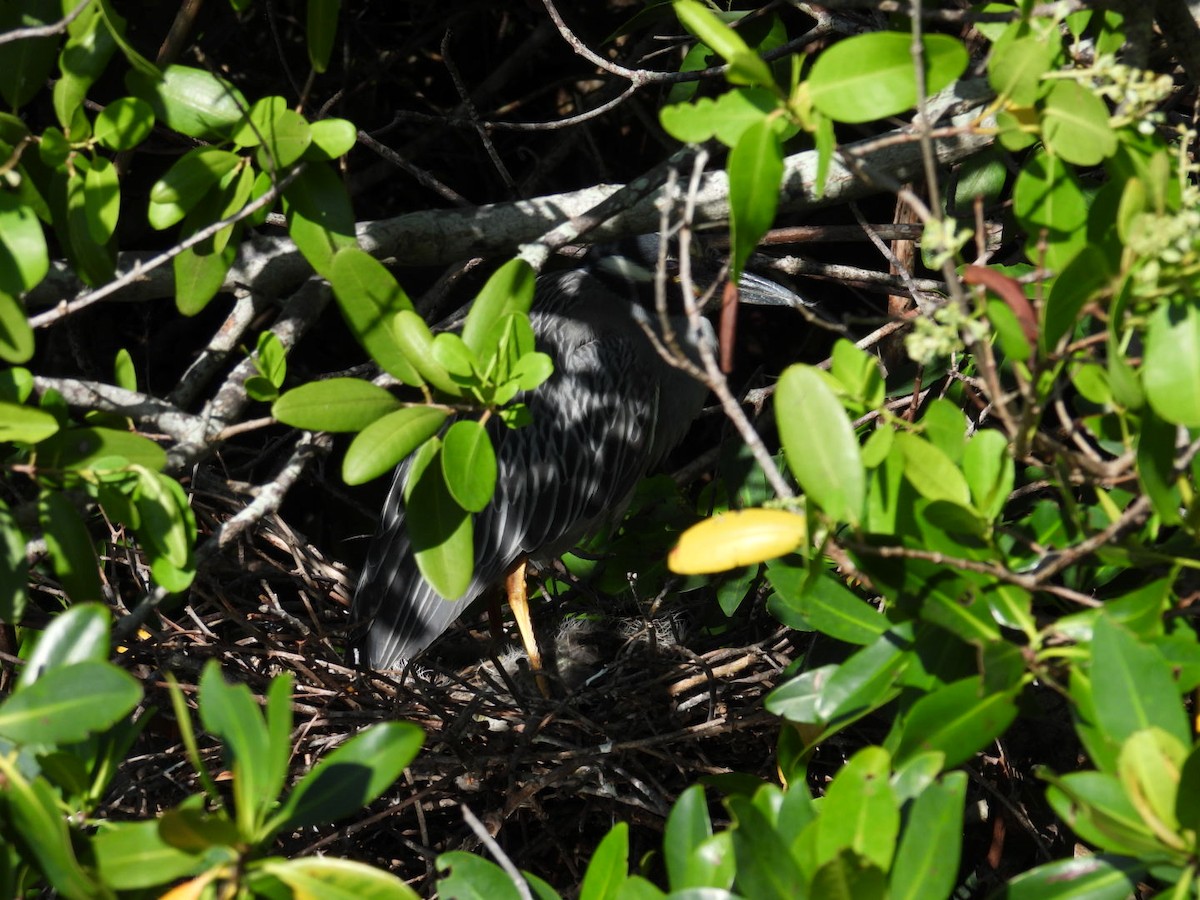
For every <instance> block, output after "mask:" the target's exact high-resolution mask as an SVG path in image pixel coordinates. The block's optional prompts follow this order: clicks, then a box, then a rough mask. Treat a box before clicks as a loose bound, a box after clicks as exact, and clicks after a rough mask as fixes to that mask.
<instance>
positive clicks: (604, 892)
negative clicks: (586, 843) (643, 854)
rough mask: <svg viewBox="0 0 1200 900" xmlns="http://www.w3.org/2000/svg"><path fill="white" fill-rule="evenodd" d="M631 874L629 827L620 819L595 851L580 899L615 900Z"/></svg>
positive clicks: (584, 877) (586, 873) (584, 878)
mask: <svg viewBox="0 0 1200 900" xmlns="http://www.w3.org/2000/svg"><path fill="white" fill-rule="evenodd" d="M628 876H629V826H628V825H626V824H625V823H624V822H618V823H617V824H616V825H614V826H613V827H612V828H611V829H610V830H609V832H608V834H606V835H605V836H604V837H603V838H602V839H601V840H600V843H599V845H598V846H597V847H596V852H595V853H593V854H592V858H591V861H590V862H589V863H588V867H587V871H586V872H584V874H583V884H582V885H581V886H580V888H579V900H615V898H616V896H617V894H618V893H619V892H620V889H621V885H622V884H624V883H625V879H626V878H627V877H628Z"/></svg>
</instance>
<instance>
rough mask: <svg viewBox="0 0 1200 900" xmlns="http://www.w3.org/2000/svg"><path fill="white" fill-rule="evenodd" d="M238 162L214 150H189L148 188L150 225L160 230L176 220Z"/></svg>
mask: <svg viewBox="0 0 1200 900" xmlns="http://www.w3.org/2000/svg"><path fill="white" fill-rule="evenodd" d="M240 162H241V157H240V156H238V155H237V154H236V153H230V152H229V151H228V150H221V149H219V148H217V147H196V148H194V149H192V150H189V151H188V152H187V153H185V154H184V155H183V156H181V157H180V158H179V159H178V160H177V161H176V162H175V164H174V165H173V166H171V168H169V169H167V171H166V172H165V173H164V174H163V176H162V178H160V179H159V180H158V181H156V182H155V183H154V186H153V187H152V188H150V211H149V214H148V217H149V221H150V225H151V226H152V227H154V228H158V229H163V228H169V227H170V226H172V225H174V224H175V223H176V222H178V221H180V220H181V219H182V218H183V217H184V216H185V215H187V213H188V211H189V210H191V209H192V207H194V206H195V205H196V204H197V203H199V202H200V201H201V200H202V199H204V198H205V196H207V195H208V194H209V192H210V191H211V190H212V189H213V187H214V186H215V185H216V184H217V183H218V182H220V181H221V179H222V178H224V177H225V176H226V175H227V174H228V173H229V172H231V171H233V169H234V167H236V166H237V165H238V164H239V163H240Z"/></svg>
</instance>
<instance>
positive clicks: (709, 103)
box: [658, 88, 794, 147]
mask: <svg viewBox="0 0 1200 900" xmlns="http://www.w3.org/2000/svg"><path fill="white" fill-rule="evenodd" d="M778 108H779V99H778V98H777V97H776V96H775V93H774V92H773V91H771V90H768V89H767V88H738V89H736V90H732V91H727V92H726V93H724V94H721V95H720V96H719V97H716V98H715V99H714V98H710V97H701V98H699V99H698V100H696V101H695V102H694V103H677V104H675V105H674V106H664V107H663V108H662V109H661V110H660V111H659V114H658V117H659V120H660V121H661V122H662V126H663V129H664V130H665V131H666V132H667V133H668V134H669V135H671V137H673V138H675V139H676V140H679V141H683V142H685V143H689V144H699V143H703V142H704V141H707V140H708V139H709V138H711V137H716V139H717V140H719V141H720V142H721V143H722V144H724V145H725V146H727V147H732V146H734V145H735V144H736V143H737V142H738V139H739V138H740V137H741V136H742V133H743V132H744V131H745V130H746V129H747V128H749V127H750V126H751V125H754V124H755V123H758V122H763V121H767V120H768V116H769V114H770V113H772V112H773V111H775V110H776V109H778ZM770 121H771V122H772V126H773V127H774V128H775V130H776V131H777V132H779V134H780V137H785V138H786V137H790V136H791V134H790V133H791V132H792V131H794V128H791V127H787V126H786V124H785V121H784V120H783V119H782V118H780V117H778V116H776V117H774V118H771V119H770Z"/></svg>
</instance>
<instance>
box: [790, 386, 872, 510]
mask: <svg viewBox="0 0 1200 900" xmlns="http://www.w3.org/2000/svg"><path fill="white" fill-rule="evenodd" d="M775 418H776V421H777V422H778V423H779V435H780V438H781V439H782V441H783V449H784V454H785V456H786V457H787V462H788V468H789V469H791V471H792V474H793V475H795V476H796V480H797V481H798V482H799V483H800V487H801V488H803V489H804V492H805V494H807V495H808V497H809V499H810V500H812V501H813V502H815V503H816V504H817V505H818V506H820V507H821V508H822V509H823V510H824V511H825V513H826V514H827V515H828V516H829V517H830V518H831V519H833V520H835V521H838V522H849V523H850V524H851V525H857V524H858V522H859V520H860V518H861V517H862V510H863V501H864V499H865V496H866V474H865V472H864V470H863V465H862V453H861V451H860V449H859V446H858V438H857V437H856V436H855V434H854V429H853V428H852V427H851V425H850V420H849V419H848V418H847V416H846V413H845V411H844V410H843V409H842V405H841V403H839V402H838V399H837V397H836V396H835V395H834V393H833V391H832V390H831V389H830V387H829V385H828V384H826V382H825V380H824V379H823V378H822V377H821V375H820V374H819V373H818V372H817V370H816V369H814V368H813V367H811V366H806V365H794V366H791V367H789V368H788V369H787V370H786V371H784V373H783V376H782V377H781V378H780V379H779V385H778V387H777V389H776V392H775ZM817 435H820V439H819V440H815V439H814V437H815V436H817Z"/></svg>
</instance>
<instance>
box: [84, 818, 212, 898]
mask: <svg viewBox="0 0 1200 900" xmlns="http://www.w3.org/2000/svg"><path fill="white" fill-rule="evenodd" d="M92 846H93V847H94V848H95V851H96V863H97V868H98V870H99V872H100V877H101V878H103V879H104V882H105V883H106V884H107V885H109V886H110V887H113V888H115V889H117V890H119V891H135V890H145V889H148V888H154V887H159V886H166V885H167V884H169V883H170V882H172V881H175V880H176V879H179V878H182V877H184V876H185V875H190V874H192V873H193V872H195V871H196V870H197V869H199V868H200V867H201V866H202V865H203V864H204V862H205V860H204V859H203V857H201V856H199V855H197V854H193V853H186V852H184V851H183V850H179V849H177V848H175V847H172V846H171V845H170V844H168V843H167V842H166V841H164V840H163V839H162V837H161V836H160V835H159V823H158V821H157V820H154V819H149V820H147V821H144V822H106V823H105V824H104V827H102V828H101V829H100V831H98V832H97V833H96V836H95V837H94V838H93V839H92Z"/></svg>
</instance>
